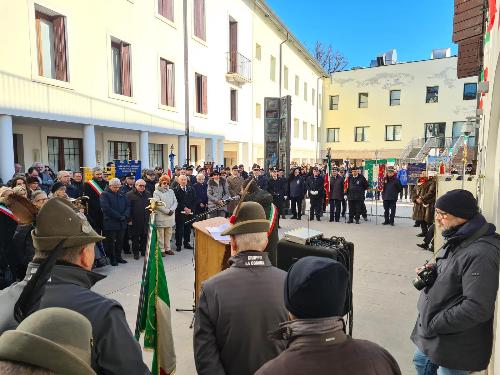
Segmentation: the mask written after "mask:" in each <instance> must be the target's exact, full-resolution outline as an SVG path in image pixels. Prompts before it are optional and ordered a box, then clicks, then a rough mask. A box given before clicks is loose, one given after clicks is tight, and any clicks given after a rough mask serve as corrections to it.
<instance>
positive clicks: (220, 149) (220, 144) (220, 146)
mask: <svg viewBox="0 0 500 375" xmlns="http://www.w3.org/2000/svg"><path fill="white" fill-rule="evenodd" d="M216 142H217V152H216V153H215V155H217V157H216V160H217V161H216V163H215V164H217V165H221V164H224V140H223V139H219V140H217V141H216Z"/></svg>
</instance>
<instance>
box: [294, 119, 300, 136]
mask: <svg viewBox="0 0 500 375" xmlns="http://www.w3.org/2000/svg"><path fill="white" fill-rule="evenodd" d="M293 137H294V138H299V119H298V118H294V119H293Z"/></svg>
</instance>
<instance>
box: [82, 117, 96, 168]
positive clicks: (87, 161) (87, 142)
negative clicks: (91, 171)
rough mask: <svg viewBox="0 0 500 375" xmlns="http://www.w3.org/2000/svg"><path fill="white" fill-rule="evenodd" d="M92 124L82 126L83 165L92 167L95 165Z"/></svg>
mask: <svg viewBox="0 0 500 375" xmlns="http://www.w3.org/2000/svg"><path fill="white" fill-rule="evenodd" d="M95 150H96V148H95V129H94V125H84V126H83V167H90V168H94V167H95V166H96V165H97V161H96V156H95V154H96V152H95Z"/></svg>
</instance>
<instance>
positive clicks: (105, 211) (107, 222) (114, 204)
mask: <svg viewBox="0 0 500 375" xmlns="http://www.w3.org/2000/svg"><path fill="white" fill-rule="evenodd" d="M100 200H101V209H102V216H103V229H104V230H117V231H118V230H123V229H126V228H127V221H128V219H129V217H130V203H129V201H128V199H127V197H126V196H125V195H124V194H123V193H121V192H120V191H118V192H116V193H113V192H112V191H111V190H110V189H109V187H107V188H106V190H104V192H103V193H102V194H101V198H100Z"/></svg>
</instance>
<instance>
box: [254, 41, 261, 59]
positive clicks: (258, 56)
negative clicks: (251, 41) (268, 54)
mask: <svg viewBox="0 0 500 375" xmlns="http://www.w3.org/2000/svg"><path fill="white" fill-rule="evenodd" d="M255 58H256V59H257V60H259V61H260V59H261V58H262V49H261V47H260V44H258V43H255Z"/></svg>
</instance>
